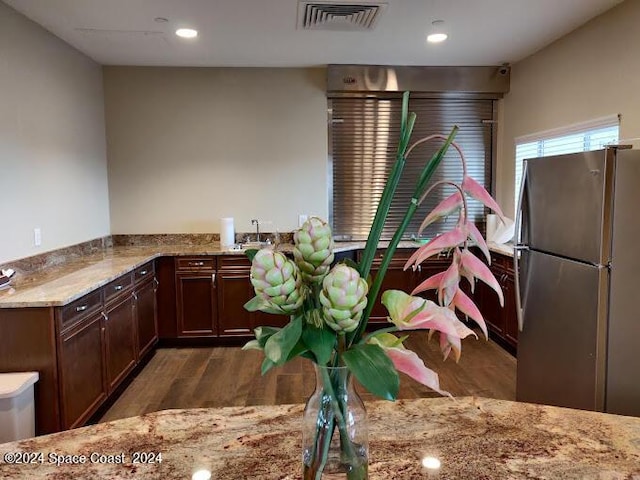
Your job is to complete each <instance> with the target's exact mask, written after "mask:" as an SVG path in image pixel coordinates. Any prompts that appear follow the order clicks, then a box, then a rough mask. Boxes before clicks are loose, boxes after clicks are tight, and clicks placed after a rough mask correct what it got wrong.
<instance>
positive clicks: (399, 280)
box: [369, 250, 415, 325]
mask: <svg viewBox="0 0 640 480" xmlns="http://www.w3.org/2000/svg"><path fill="white" fill-rule="evenodd" d="M412 253H413V250H411V251H404V250H398V251H396V253H395V255H394V256H393V258H392V259H391V263H390V264H389V268H388V269H387V273H386V274H385V276H384V280H383V281H382V287H381V288H380V293H379V295H378V298H377V299H376V302H375V304H374V305H373V310H371V315H370V316H369V324H372V325H386V324H388V323H389V322H388V320H387V316H388V314H389V312H387V309H386V307H385V306H384V305H382V302H381V301H380V299H381V297H382V294H383V293H384V292H385V291H386V290H403V291H405V292H407V293H411V290H413V287H414V284H415V276H414V272H413V271H411V270H407V271H404V270H403V268H404V264H405V263H406V262H407V260H408V259H409V257H410V256H411V254H412ZM383 256H384V251H379V252H377V253H376V257H375V259H374V261H373V265H372V267H371V278H372V279H374V280H375V278H376V275H378V272H379V267H380V264H381V263H382V257H383Z"/></svg>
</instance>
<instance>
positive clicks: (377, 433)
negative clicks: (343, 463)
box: [0, 397, 640, 480]
mask: <svg viewBox="0 0 640 480" xmlns="http://www.w3.org/2000/svg"><path fill="white" fill-rule="evenodd" d="M302 409H303V406H302V405H281V406H257V407H230V408H219V409H194V410H166V411H162V412H157V413H151V414H147V415H142V416H139V417H132V418H128V419H124V420H116V421H113V422H108V423H103V424H98V425H93V426H89V427H84V428H78V429H75V430H70V431H66V432H61V433H57V434H53V435H46V436H42V437H36V438H34V439H28V440H23V441H20V442H14V443H6V444H2V445H0V458H4V461H2V462H0V477H2V478H7V479H11V478H32V479H39V478H50V479H58V478H60V479H62V478H73V479H77V480H81V479H93V478H101V479H124V478H145V479H167V480H170V479H185V478H191V476H192V475H193V473H195V472H196V471H198V470H208V471H209V472H211V478H214V479H217V480H225V479H232V480H237V479H240V478H252V479H295V478H300V476H301V446H300V445H301V434H300V420H301V416H302ZM367 411H368V415H369V428H370V434H369V443H370V452H369V478H371V479H389V478H393V479H414V478H432V479H480V478H486V479H496V480H499V479H513V480H517V479H542V478H549V479H551V478H553V479H560V478H561V479H565V480H566V479H575V480H578V479H579V480H589V479H593V480H595V479H627V480H636V479H640V418H635V417H624V416H618V415H608V414H602V413H595V412H586V411H580V410H571V409H566V408H558V407H550V406H540V405H532V404H525V403H516V402H509V401H501V400H490V399H483V398H475V397H463V398H458V399H456V400H455V401H453V400H450V399H448V398H436V399H417V400H402V401H397V402H395V403H391V402H369V403H367ZM25 453H28V454H29V456H28V457H25V456H24V455H21V454H25ZM7 454H9V456H7ZM40 454H42V455H40ZM143 454H144V455H143ZM158 454H161V459H160V458H159V457H158ZM63 455H66V456H63ZM71 455H76V457H71ZM81 455H83V456H84V458H85V460H84V462H85V463H80V462H81V461H83V460H82V458H83V457H80V456H81ZM426 457H434V458H437V459H438V460H439V461H440V462H441V466H440V468H439V469H436V470H427V469H426V468H425V467H423V465H422V461H423V459H424V458H426ZM16 458H21V459H23V460H26V459H27V458H28V459H30V460H31V462H29V463H25V462H24V461H23V462H22V463H12V462H15V459H16ZM136 460H137V462H136ZM160 460H161V462H160ZM56 461H58V462H63V463H62V464H61V465H56V463H55V462H56ZM66 462H69V463H66Z"/></svg>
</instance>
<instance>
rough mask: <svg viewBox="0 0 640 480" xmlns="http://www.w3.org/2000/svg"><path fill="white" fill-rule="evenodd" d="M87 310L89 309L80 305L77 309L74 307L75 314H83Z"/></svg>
mask: <svg viewBox="0 0 640 480" xmlns="http://www.w3.org/2000/svg"><path fill="white" fill-rule="evenodd" d="M87 308H89V306H88V305H80V306H79V307H76V312H84V311H85V310H86V309H87Z"/></svg>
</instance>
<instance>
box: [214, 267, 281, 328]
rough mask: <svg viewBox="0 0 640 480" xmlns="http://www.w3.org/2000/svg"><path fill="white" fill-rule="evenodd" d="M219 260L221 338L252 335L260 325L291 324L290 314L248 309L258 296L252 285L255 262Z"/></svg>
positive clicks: (219, 326)
mask: <svg viewBox="0 0 640 480" xmlns="http://www.w3.org/2000/svg"><path fill="white" fill-rule="evenodd" d="M218 261H219V263H218V332H219V334H220V336H251V335H253V329H254V328H256V327H258V326H261V325H268V326H272V327H283V326H285V325H286V324H287V323H288V322H289V317H288V316H286V315H272V314H269V313H264V312H249V311H247V310H245V308H244V304H245V303H247V302H248V301H249V300H251V299H252V298H253V297H254V296H255V292H254V290H253V285H252V284H251V262H249V259H248V258H247V257H246V256H245V255H229V256H226V255H225V256H223V257H220V258H219V260H218Z"/></svg>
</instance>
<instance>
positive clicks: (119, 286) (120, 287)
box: [113, 285, 122, 292]
mask: <svg viewBox="0 0 640 480" xmlns="http://www.w3.org/2000/svg"><path fill="white" fill-rule="evenodd" d="M113 289H114V290H115V291H116V292H119V291H120V290H122V285H116V286H115V287H113Z"/></svg>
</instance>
